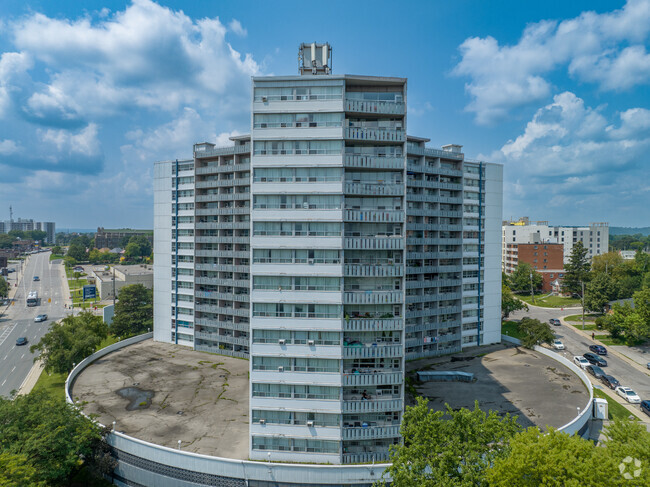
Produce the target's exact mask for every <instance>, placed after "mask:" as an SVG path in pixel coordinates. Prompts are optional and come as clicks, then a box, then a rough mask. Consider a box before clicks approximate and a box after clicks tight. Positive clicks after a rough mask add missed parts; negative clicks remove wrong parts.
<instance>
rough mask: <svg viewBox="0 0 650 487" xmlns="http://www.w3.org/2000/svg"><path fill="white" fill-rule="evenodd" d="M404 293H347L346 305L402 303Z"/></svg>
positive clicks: (344, 295)
mask: <svg viewBox="0 0 650 487" xmlns="http://www.w3.org/2000/svg"><path fill="white" fill-rule="evenodd" d="M402 300H403V297H402V291H371V290H368V291H345V292H344V293H343V302H344V303H345V304H393V303H401V302H402Z"/></svg>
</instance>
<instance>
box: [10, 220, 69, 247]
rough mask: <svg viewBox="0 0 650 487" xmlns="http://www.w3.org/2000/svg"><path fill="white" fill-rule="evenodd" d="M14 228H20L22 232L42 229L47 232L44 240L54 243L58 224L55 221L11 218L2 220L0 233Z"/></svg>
mask: <svg viewBox="0 0 650 487" xmlns="http://www.w3.org/2000/svg"><path fill="white" fill-rule="evenodd" d="M12 230H19V231H21V232H31V231H32V230H40V231H43V232H45V233H46V236H45V240H44V242H45V243H47V244H54V238H55V235H56V224H55V223H54V222H35V221H34V220H31V219H25V218H18V219H17V220H14V219H9V220H5V221H3V222H0V233H9V232H11V231H12Z"/></svg>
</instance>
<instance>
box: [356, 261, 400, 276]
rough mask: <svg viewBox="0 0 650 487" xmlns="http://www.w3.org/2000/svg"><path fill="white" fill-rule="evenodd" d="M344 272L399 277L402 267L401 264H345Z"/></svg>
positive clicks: (357, 274) (358, 274)
mask: <svg viewBox="0 0 650 487" xmlns="http://www.w3.org/2000/svg"><path fill="white" fill-rule="evenodd" d="M344 273H345V275H346V276H350V277H401V276H403V275H404V267H403V266H402V265H401V264H394V265H373V264H345V267H344Z"/></svg>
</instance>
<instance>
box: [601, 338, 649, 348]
mask: <svg viewBox="0 0 650 487" xmlns="http://www.w3.org/2000/svg"><path fill="white" fill-rule="evenodd" d="M596 340H599V341H601V342H602V343H603V344H605V345H608V346H616V345H622V346H625V347H636V346H639V345H642V344H643V343H645V342H644V341H643V340H636V341H635V340H628V339H626V338H625V337H620V338H612V337H611V336H609V335H596Z"/></svg>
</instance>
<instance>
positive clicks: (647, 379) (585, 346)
mask: <svg viewBox="0 0 650 487" xmlns="http://www.w3.org/2000/svg"><path fill="white" fill-rule="evenodd" d="M581 312H582V311H581V310H580V309H578V310H575V309H571V310H568V311H567V309H564V310H561V309H559V308H558V309H550V308H537V307H533V306H530V310H529V311H523V312H522V311H517V312H516V313H512V314H511V315H510V317H509V318H508V319H521V318H522V317H524V316H530V317H531V318H536V319H538V320H540V321H543V322H546V323H548V320H549V319H550V318H561V317H563V316H569V315H572V314H573V315H575V314H580V313H581ZM552 328H553V331H555V334H556V335H557V337H558V338H559V339H560V340H562V343H564V346H565V350H563V351H558V352H559V353H561V354H563V355H564V356H565V357H566V358H567V359H569V360H571V361H573V357H574V356H575V355H582V354H583V353H586V352H589V345H593V344H594V343H595V342H593V341H592V340H591V339H590V338H587V337H584V336H583V335H581V334H580V333H579V332H577V331H576V330H575V329H574V327H573V326H572V325H568V324H562V325H561V326H552ZM603 358H604V359H605V360H607V367H602V369H603V371H604V372H605V373H606V374H608V375H613V376H614V377H615V378H616V379H618V381H619V382H620V383H621V385H623V386H627V387H631V388H632V389H634V391H635V392H636V393H637V394H638V395H639V397H641V399H643V400H645V399H650V376H649V375H648V373H646V372H642V371H641V370H639V369H637V368H635V367H633V366H632V365H630V364H629V363H627V362H626V361H625V360H623V359H622V358H620V357H617V356H615V355H613V354H609V355H607V356H606V357H603ZM587 376H588V377H589V378H590V379H593V377H592V376H591V375H589V374H587ZM592 383H593V384H594V386H601V387H602V388H606V387H607V386H605V385H604V384H603V383H602V382H600V381H596V380H592ZM634 407H635V408H637V409H638V408H639V406H638V405H637V406H634Z"/></svg>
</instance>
